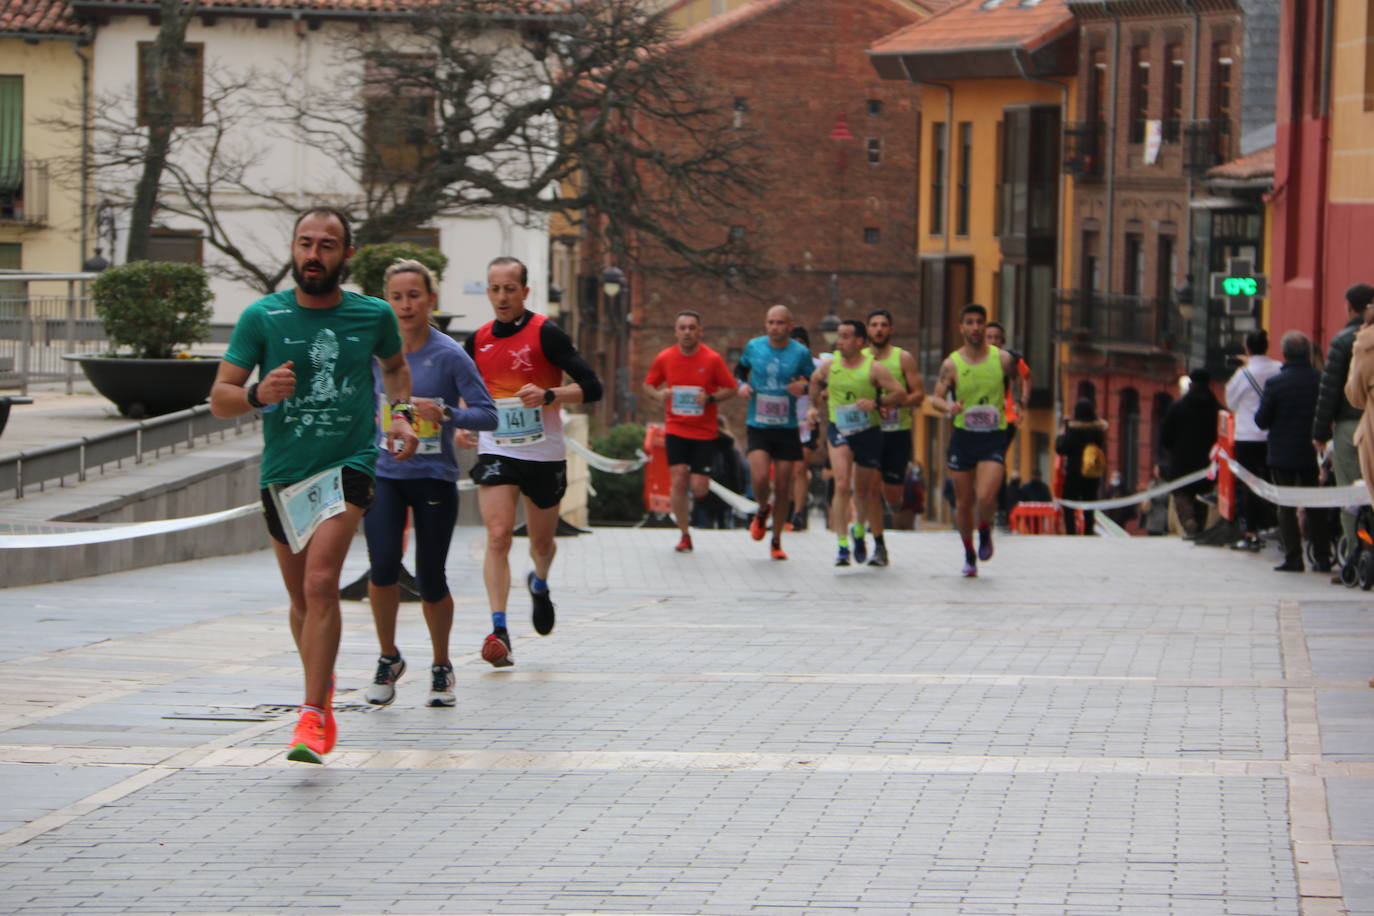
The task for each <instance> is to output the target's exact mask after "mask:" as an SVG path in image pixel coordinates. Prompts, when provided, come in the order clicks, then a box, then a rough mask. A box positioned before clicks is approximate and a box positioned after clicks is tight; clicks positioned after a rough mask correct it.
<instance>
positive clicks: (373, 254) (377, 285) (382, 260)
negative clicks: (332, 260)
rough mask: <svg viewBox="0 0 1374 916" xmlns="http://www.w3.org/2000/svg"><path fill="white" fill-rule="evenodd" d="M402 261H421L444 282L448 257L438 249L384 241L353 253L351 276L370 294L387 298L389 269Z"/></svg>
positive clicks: (436, 277) (350, 262)
mask: <svg viewBox="0 0 1374 916" xmlns="http://www.w3.org/2000/svg"><path fill="white" fill-rule="evenodd" d="M400 258H409V259H410V260H412V261H419V262H420V263H421V264H423V265H425V266H426V267H428V268H429V269H430V271H432V272H433V274H434V278H435V279H436V280H442V279H444V268H446V267H448V258H447V257H445V256H444V253H443V252H441V251H439V250H438V249H437V248H423V247H421V246H419V245H413V244H411V243H410V242H382V243H381V244H377V245H364V246H362V247H361V248H359V249H358V250H357V251H356V252H354V253H353V257H352V259H350V260H349V262H348V273H349V277H350V278H351V279H352V280H353V282H354V283H356V284H358V288H359V289H361V290H362V291H363V292H364V293H366V294H367V295H369V296H376V297H377V298H378V299H383V298H385V296H383V292H384V290H383V289H382V280H383V278H384V277H385V275H386V269H387V268H388V267H390V266H391V264H392V262H393V261H396V260H398V259H400Z"/></svg>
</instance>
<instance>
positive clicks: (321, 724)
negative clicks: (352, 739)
mask: <svg viewBox="0 0 1374 916" xmlns="http://www.w3.org/2000/svg"><path fill="white" fill-rule="evenodd" d="M327 753H329V737H328V728H327V726H326V725H325V717H324V716H322V715H320V712H319V710H317V709H311V708H309V707H305V706H302V707H301V717H300V719H299V720H298V721H297V722H296V731H295V734H293V735H292V736H291V750H289V751H287V752H286V759H287V760H294V761H296V762H297V763H324V755H325V754H327Z"/></svg>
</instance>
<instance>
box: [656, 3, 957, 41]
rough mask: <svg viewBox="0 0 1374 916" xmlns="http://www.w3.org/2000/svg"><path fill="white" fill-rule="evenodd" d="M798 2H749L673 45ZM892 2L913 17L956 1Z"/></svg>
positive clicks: (705, 22)
mask: <svg viewBox="0 0 1374 916" xmlns="http://www.w3.org/2000/svg"><path fill="white" fill-rule="evenodd" d="M687 2H689V0H678V2H677V3H675V4H673V6H671V7H669V9H675V8H678V7H681V6H684V5H686V3H687ZM795 2H797V0H750V2H749V3H745V4H744V5H743V6H737V7H735V8H734V9H732V10H728V11H726V12H724V13H720V14H718V15H716V16H712V17H711V18H709V19H703V20H702V21H701V22H698V23H697V24H696V25H694V26H691V27H690V28H688V29H686V30H685V31H683V33H682V34H681V35H679V36H677V38H676V39H674V41H673V44H674V45H677V46H682V45H694V44H696V43H697V42H700V41H705V40H707V39H708V38H711V37H713V36H716V35H720V34H722V33H724V32H728V31H730V30H731V29H733V28H735V27H736V26H739V25H743V24H744V23H746V22H750V21H752V20H754V19H757V18H758V17H759V16H762V15H764V14H765V13H770V12H772V11H773V10H777V9H782V8H783V7H785V6H788V5H790V4H792V3H795ZM891 2H892V5H893V6H895V7H898V8H900V9H903V10H906V11H907V12H908V13H909V14H911V15H912V16H917V15H920V13H919V12H918V11H917V10H916V9H912V7H913V6H914V7H919V8H920V9H924V10H927V11H929V12H932V13H933V12H935V11H936V10H940V9H944V7H945V6H946V5H947V4H949V3H952V2H955V0H891Z"/></svg>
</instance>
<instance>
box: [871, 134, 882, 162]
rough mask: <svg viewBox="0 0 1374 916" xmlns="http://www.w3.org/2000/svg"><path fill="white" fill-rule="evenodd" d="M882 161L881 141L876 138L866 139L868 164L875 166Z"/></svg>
mask: <svg viewBox="0 0 1374 916" xmlns="http://www.w3.org/2000/svg"><path fill="white" fill-rule="evenodd" d="M882 161H883V141H881V140H879V139H878V138H877V137H869V138H868V163H869V165H877V164H878V163H880V162H882Z"/></svg>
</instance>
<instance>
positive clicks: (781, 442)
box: [746, 426, 803, 461]
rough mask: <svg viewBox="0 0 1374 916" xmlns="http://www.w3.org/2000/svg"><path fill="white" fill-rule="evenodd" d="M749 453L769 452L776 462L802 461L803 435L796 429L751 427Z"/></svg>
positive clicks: (749, 431) (748, 428)
mask: <svg viewBox="0 0 1374 916" xmlns="http://www.w3.org/2000/svg"><path fill="white" fill-rule="evenodd" d="M746 430H747V431H748V434H749V437H748V443H749V449H748V450H749V451H751V452H767V453H768V457H769V458H771V459H773V460H774V461H801V460H802V457H803V456H802V444H801V433H800V432H798V431H797V429H796V427H791V428H787V427H763V426H749V427H746Z"/></svg>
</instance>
